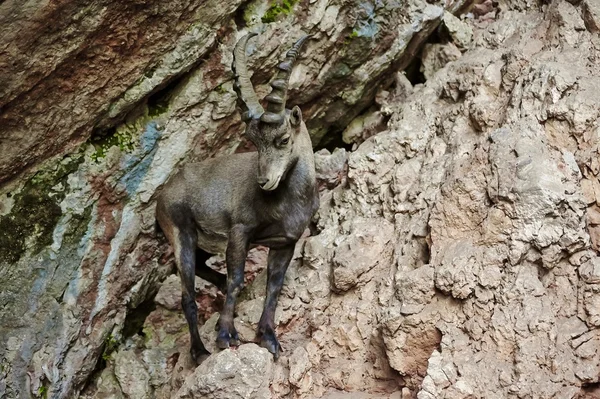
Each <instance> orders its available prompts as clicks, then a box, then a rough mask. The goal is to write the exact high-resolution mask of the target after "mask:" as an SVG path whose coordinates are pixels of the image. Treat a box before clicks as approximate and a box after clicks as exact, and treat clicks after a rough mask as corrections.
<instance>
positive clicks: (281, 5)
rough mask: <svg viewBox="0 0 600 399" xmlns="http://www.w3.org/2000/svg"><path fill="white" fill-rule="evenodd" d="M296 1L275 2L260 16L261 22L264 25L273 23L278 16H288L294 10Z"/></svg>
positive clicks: (282, 0)
mask: <svg viewBox="0 0 600 399" xmlns="http://www.w3.org/2000/svg"><path fill="white" fill-rule="evenodd" d="M297 2H298V0H275V1H274V2H273V3H271V6H270V7H269V9H268V10H267V12H265V15H263V16H262V18H261V21H262V22H263V23H265V24H268V23H271V22H275V20H276V19H277V17H278V16H279V15H288V14H289V13H291V12H292V10H293V9H294V6H295V5H296V3H297Z"/></svg>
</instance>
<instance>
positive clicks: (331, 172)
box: [315, 148, 348, 189]
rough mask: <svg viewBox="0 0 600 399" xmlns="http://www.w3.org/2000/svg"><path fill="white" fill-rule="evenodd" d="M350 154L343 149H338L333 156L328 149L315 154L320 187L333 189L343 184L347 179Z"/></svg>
mask: <svg viewBox="0 0 600 399" xmlns="http://www.w3.org/2000/svg"><path fill="white" fill-rule="evenodd" d="M347 162H348V154H347V153H346V150H344V149H343V148H336V149H335V150H334V151H333V154H332V153H330V152H329V151H328V150H326V149H322V150H319V151H317V152H315V169H316V172H317V181H318V182H319V187H321V188H328V189H332V188H335V187H336V186H337V185H339V184H342V183H343V182H344V181H345V178H346V163H347Z"/></svg>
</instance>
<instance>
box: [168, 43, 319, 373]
mask: <svg viewBox="0 0 600 399" xmlns="http://www.w3.org/2000/svg"><path fill="white" fill-rule="evenodd" d="M255 35H256V34H255V33H250V34H248V35H246V36H244V37H243V38H242V39H241V40H240V41H239V42H238V43H237V44H236V46H235V50H234V58H233V65H232V68H233V71H234V74H235V85H234V88H235V91H236V93H237V95H238V100H239V101H238V103H239V106H240V108H241V111H243V112H242V120H243V121H244V122H245V123H246V135H247V137H248V138H249V139H250V140H251V141H252V142H253V143H254V145H255V146H256V148H257V149H258V152H250V153H243V154H234V155H230V156H224V157H221V158H214V159H208V160H205V161H203V162H200V163H192V164H187V165H185V166H184V167H183V168H182V169H181V170H180V171H179V172H178V173H177V174H176V175H175V176H174V177H173V178H172V179H171V180H170V181H169V182H168V183H167V185H166V186H165V188H164V190H163V192H162V193H161V194H160V195H159V197H158V203H157V208H156V217H157V220H158V223H159V224H160V227H161V228H162V230H163V231H164V233H165V235H166V237H167V239H168V240H169V242H170V243H171V245H172V247H173V250H174V253H175V261H176V263H177V268H178V270H179V273H180V276H181V286H182V298H181V304H182V307H183V311H184V313H185V317H186V320H187V323H188V326H189V329H190V335H191V354H192V357H193V359H194V360H195V361H196V362H200V361H201V357H203V356H205V355H207V354H208V351H207V350H206V348H205V347H204V345H203V344H202V341H201V340H200V335H199V334H198V324H197V323H198V320H197V305H196V301H195V292H194V274H196V275H198V276H199V277H201V278H204V279H205V280H207V281H209V282H211V283H213V284H215V285H217V286H218V287H219V288H220V289H221V290H224V289H225V288H226V299H225V304H224V306H223V311H222V312H221V316H220V318H219V321H218V324H217V329H218V335H217V346H218V347H219V348H222V349H223V348H227V347H229V346H230V345H239V338H238V333H237V331H236V329H235V326H234V323H233V318H234V308H235V303H236V299H237V297H238V294H239V293H240V291H241V289H242V286H243V283H244V266H245V261H246V255H247V252H248V249H249V248H250V247H251V246H255V245H264V246H267V247H269V255H268V264H267V292H266V299H265V305H264V310H263V313H262V316H261V318H260V321H259V324H258V333H257V339H258V341H259V343H260V345H261V346H263V347H265V348H267V349H268V350H269V351H270V352H271V353H273V355H274V356H275V358H277V357H278V356H279V351H280V349H281V347H280V345H279V342H278V341H277V338H276V336H275V323H274V315H275V308H276V306H277V298H278V296H279V293H280V291H281V287H282V285H283V279H284V275H285V272H286V270H287V267H288V265H289V263H290V261H291V259H292V255H293V253H294V247H295V246H296V242H297V241H298V239H299V238H300V236H301V235H302V233H303V232H304V230H305V229H306V227H307V226H308V224H309V222H310V219H311V218H312V216H313V215H314V213H315V212H316V210H317V208H318V207H319V196H318V190H317V185H316V178H315V166H314V158H313V150H312V144H311V140H310V136H309V135H308V131H307V129H306V125H305V124H304V121H303V120H302V113H301V111H300V108H298V106H295V107H293V108H292V109H291V110H288V109H286V108H285V102H286V98H287V89H288V81H289V78H290V73H291V71H292V67H293V65H294V62H295V60H296V57H297V55H298V51H299V50H300V48H301V47H302V45H303V44H304V42H305V41H306V39H308V38H309V37H310V36H305V37H303V38H301V39H300V40H298V41H297V42H296V43H295V44H294V46H293V47H292V48H291V49H290V50H289V51H288V53H287V54H286V58H285V61H283V62H282V63H280V64H279V65H278V69H279V70H278V72H277V75H276V77H275V79H274V80H273V81H272V82H271V87H272V91H271V93H270V94H269V95H267V96H266V97H265V100H266V102H267V104H268V105H267V110H266V112H265V111H264V109H263V107H262V106H261V105H260V103H259V101H258V98H257V95H256V93H255V92H254V88H253V87H252V83H251V82H250V77H249V76H248V70H247V67H246V43H247V42H248V39H250V38H251V37H253V36H255ZM197 247H199V248H200V251H198V252H197V250H198V248H197ZM202 251H204V252H202ZM222 252H224V253H225V260H226V263H227V275H226V276H225V275H224V274H222V273H219V272H217V271H215V270H213V269H211V268H210V267H209V266H207V265H206V264H205V263H204V260H206V254H207V253H210V254H215V253H222Z"/></svg>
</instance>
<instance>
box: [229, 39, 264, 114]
mask: <svg viewBox="0 0 600 399" xmlns="http://www.w3.org/2000/svg"><path fill="white" fill-rule="evenodd" d="M254 36H256V33H248V34H247V35H246V36H244V37H242V38H241V39H240V40H239V41H238V42H237V44H236V45H235V49H234V50H233V64H232V65H231V69H232V70H233V74H234V75H235V83H234V85H233V88H234V90H235V92H236V93H237V96H238V99H239V101H238V105H239V107H240V108H241V110H242V120H243V121H244V122H248V121H249V120H250V119H258V118H260V116H261V115H262V114H263V113H264V112H265V110H264V109H263V107H262V105H260V103H259V102H258V97H257V96H256V93H255V92H254V87H252V82H251V81H250V77H249V76H248V68H247V67H246V43H248V39H250V38H251V37H254Z"/></svg>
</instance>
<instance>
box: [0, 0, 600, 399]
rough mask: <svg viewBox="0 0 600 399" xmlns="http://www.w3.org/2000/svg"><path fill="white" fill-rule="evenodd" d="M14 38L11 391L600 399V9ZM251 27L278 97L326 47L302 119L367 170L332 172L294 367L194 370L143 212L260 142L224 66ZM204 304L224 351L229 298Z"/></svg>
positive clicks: (250, 9) (20, 6)
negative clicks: (200, 166) (286, 60)
mask: <svg viewBox="0 0 600 399" xmlns="http://www.w3.org/2000/svg"><path fill="white" fill-rule="evenodd" d="M453 14H454V15H453ZM0 21H1V22H2V24H0V44H1V46H0V48H1V49H2V50H0V54H1V56H0V126H2V128H1V129H2V135H0V181H1V182H2V183H0V184H2V186H0V309H2V312H0V397H7V398H13V397H14V398H16V397H19V398H20V397H48V398H70V397H76V396H77V395H80V394H81V396H83V397H86V398H107V397H113V398H171V397H179V398H201V397H202V398H206V397H209V398H234V397H239V398H270V397H273V398H282V397H301V398H312V397H326V398H337V397H343V396H341V395H343V394H344V393H345V392H359V393H361V394H362V395H363V396H357V397H360V398H362V397H364V398H400V397H401V398H411V397H416V398H419V399H428V398H496V397H497V398H505V397H514V398H535V397H539V398H575V397H586V395H587V397H594V396H593V395H594V390H595V388H596V387H597V386H598V384H599V383H600V354H599V353H598V351H597V347H598V344H599V342H600V334H599V333H598V332H599V330H598V326H600V285H599V284H600V258H599V257H598V250H599V247H600V217H599V215H600V208H598V206H600V199H599V198H600V182H599V181H598V173H600V163H599V162H598V159H599V154H598V151H599V143H600V127H599V126H600V125H599V121H600V107H599V106H598V104H600V78H599V77H598V72H597V71H598V68H599V66H600V38H599V35H598V32H599V31H600V7H599V5H598V2H597V1H595V0H580V1H572V2H567V1H564V0H553V1H552V2H549V4H548V3H539V4H538V3H537V2H535V1H525V0H506V1H500V2H499V3H494V2H492V1H487V2H483V3H481V4H477V5H474V6H469V4H467V2H465V1H455V2H451V1H431V2H425V1H419V0H410V1H407V2H400V1H398V2H396V1H349V0H310V1H308V0H302V1H293V0H283V1H280V2H268V1H260V0H255V1H249V2H242V1H219V2H217V1H210V0H209V1H192V0H189V1H176V2H158V1H156V2H155V1H151V2H114V1H110V0H105V1H93V2H86V3H85V4H84V3H83V2H77V1H74V0H65V1H58V2H24V3H23V2H15V1H10V0H8V1H5V2H1V3H0ZM248 31H254V32H258V33H260V35H259V36H258V37H257V39H255V40H257V41H256V42H253V44H252V46H251V48H249V52H250V54H251V56H250V57H249V59H250V61H251V65H250V69H252V70H253V71H254V72H253V81H254V83H255V86H256V87H257V92H258V94H259V96H261V97H262V95H264V94H265V93H266V92H267V91H268V88H267V87H268V85H267V83H268V80H269V78H270V76H271V71H272V70H273V66H274V65H275V64H276V62H277V60H278V59H279V58H280V57H281V55H282V53H283V52H284V51H285V50H286V49H287V47H289V45H290V44H291V43H292V42H293V41H294V40H295V39H297V38H298V37H299V36H300V35H301V34H303V33H313V34H315V39H314V40H312V41H311V42H310V43H308V45H307V48H306V50H305V51H304V54H303V55H302V57H301V58H300V59H299V61H298V66H297V67H296V69H295V71H294V74H293V76H292V80H291V93H290V99H291V102H292V104H293V105H295V104H298V105H300V106H301V108H302V109H303V112H304V114H305V116H306V118H307V120H308V122H307V124H308V126H309V129H310V130H311V135H312V137H313V142H314V144H315V146H316V147H323V146H326V145H327V146H328V147H329V148H332V147H333V146H334V145H335V144H336V143H338V144H339V145H341V144H342V143H343V141H345V142H346V143H347V144H349V145H347V146H346V150H350V146H351V145H352V151H344V150H337V151H336V152H334V153H333V154H329V153H328V152H327V151H320V152H319V153H318V154H317V155H316V159H317V163H318V165H319V175H320V179H321V182H322V188H323V191H322V199H321V203H322V206H321V209H320V210H319V212H318V215H317V219H316V221H315V226H314V227H315V228H314V230H315V231H314V232H313V234H312V235H311V236H309V237H307V238H305V239H304V240H303V241H302V243H301V245H299V247H298V250H297V253H296V256H295V259H294V261H293V263H292V266H291V267H290V271H289V272H288V276H287V278H286V286H285V287H284V291H283V294H282V298H281V300H280V304H279V311H278V314H277V316H276V321H277V322H278V326H279V327H278V332H279V335H280V337H281V342H282V346H283V347H284V349H285V352H284V355H283V356H282V357H281V358H280V359H279V361H278V362H273V361H272V359H271V357H270V356H269V355H268V354H267V353H266V351H265V350H263V349H260V348H258V347H257V346H255V345H253V344H245V345H242V346H241V347H240V348H239V349H238V350H226V351H222V352H218V353H217V351H216V350H214V352H215V353H214V354H213V355H212V356H211V357H210V358H209V359H208V360H207V361H206V362H205V363H203V364H202V365H201V366H199V367H198V368H194V367H193V366H192V365H191V364H190V359H189V356H188V354H187V348H188V342H187V340H188V336H187V327H186V325H185V321H184V318H183V315H182V313H181V311H180V309H179V295H180V293H179V291H178V283H177V277H176V276H170V275H171V274H172V273H173V263H172V257H171V254H170V250H169V248H168V246H167V245H166V243H165V240H164V238H163V237H162V236H161V235H160V234H159V233H157V232H156V229H155V223H154V216H153V211H154V209H153V206H154V203H153V198H154V196H155V193H156V191H157V190H158V189H160V186H161V185H162V184H163V183H164V182H165V181H166V180H167V179H168V178H169V176H171V175H172V174H173V173H174V172H175V171H176V170H177V168H178V167H179V165H181V164H182V163H183V162H188V161H190V160H197V159H203V158H206V157H210V156H215V155H218V154H223V153H227V152H233V151H243V150H245V149H246V148H247V143H246V142H245V141H244V139H243V137H242V136H241V134H240V133H241V132H242V130H243V126H242V124H241V122H240V119H239V116H237V115H236V112H235V93H234V92H233V89H232V86H231V84H232V78H233V77H232V74H231V71H230V68H229V65H230V64H231V49H232V47H233V45H234V43H235V42H236V40H237V39H238V38H239V37H241V36H242V35H243V34H245V33H246V32H248ZM403 71H405V72H403ZM342 140H343V141H342ZM264 260H265V251H264V250H260V249H259V250H255V251H253V253H252V254H251V256H250V259H249V262H248V276H247V277H248V281H249V282H250V281H251V282H252V283H251V284H249V286H248V288H247V289H246V292H245V293H244V299H243V301H241V303H240V304H239V306H238V317H237V319H236V326H237V327H238V330H239V332H240V335H241V336H242V339H243V340H246V341H251V340H252V339H253V331H254V329H255V326H256V323H257V321H258V317H259V315H260V309H261V305H262V300H263V290H264V275H263V274H262V273H261V272H260V270H261V268H262V267H263V265H264ZM212 262H213V264H214V265H215V266H216V267H219V266H222V259H219V258H216V259H213V260H212ZM197 299H198V302H199V304H200V308H201V313H202V317H203V318H204V319H206V323H205V325H204V326H203V328H202V335H203V340H204V341H205V343H206V344H207V346H208V347H209V349H210V348H214V347H213V346H212V345H213V342H214V329H213V327H214V323H215V321H216V317H217V314H216V313H215V312H216V311H218V308H219V301H220V300H221V297H220V296H219V295H217V294H216V291H215V290H214V288H211V287H207V286H204V285H202V284H201V289H200V292H199V295H198V298H197Z"/></svg>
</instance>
